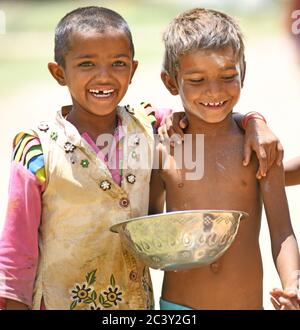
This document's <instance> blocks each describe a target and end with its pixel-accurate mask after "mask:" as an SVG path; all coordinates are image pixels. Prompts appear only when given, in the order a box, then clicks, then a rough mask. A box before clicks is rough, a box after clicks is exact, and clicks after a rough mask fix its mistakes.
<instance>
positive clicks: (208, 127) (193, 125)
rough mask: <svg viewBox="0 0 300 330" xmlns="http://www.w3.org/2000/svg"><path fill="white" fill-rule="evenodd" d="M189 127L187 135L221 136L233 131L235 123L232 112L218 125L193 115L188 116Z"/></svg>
mask: <svg viewBox="0 0 300 330" xmlns="http://www.w3.org/2000/svg"><path fill="white" fill-rule="evenodd" d="M188 120H189V125H188V127H187V129H186V130H185V133H186V134H199V133H202V134H211V135H215V134H217V133H218V134H219V133H226V132H229V131H230V130H231V129H232V127H233V126H232V125H233V124H234V123H235V121H234V119H233V117H232V112H231V113H229V114H228V115H227V117H226V118H225V119H223V120H222V121H220V122H217V123H209V122H206V121H204V120H202V119H200V118H198V117H196V116H193V115H191V114H189V115H188Z"/></svg>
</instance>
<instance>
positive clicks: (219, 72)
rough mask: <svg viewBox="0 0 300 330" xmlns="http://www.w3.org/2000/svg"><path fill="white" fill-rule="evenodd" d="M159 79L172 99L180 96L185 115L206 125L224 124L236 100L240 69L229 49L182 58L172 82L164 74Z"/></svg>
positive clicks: (206, 51) (190, 54) (207, 51)
mask: <svg viewBox="0 0 300 330" xmlns="http://www.w3.org/2000/svg"><path fill="white" fill-rule="evenodd" d="M162 79H163V81H164V83H165V85H166V87H167V88H168V89H169V91H170V92H171V93H172V94H173V95H176V94H179V95H180V97H181V100H182V103H183V106H184V108H185V110H186V112H187V114H188V115H190V116H193V117H197V118H199V119H201V120H203V121H205V122H208V123H217V122H220V121H222V120H224V119H225V118H226V116H227V115H228V114H229V113H230V112H231V111H232V109H233V107H234V106H235V104H236V103H237V101H238V99H239V96H240V90H241V77H240V68H239V64H238V61H237V58H236V56H235V54H234V52H233V50H232V48H231V47H225V48H220V49H205V50H198V51H195V52H191V53H188V54H185V55H182V56H181V57H180V58H179V63H178V67H177V70H176V81H174V80H173V79H172V78H171V77H170V76H168V75H167V74H162Z"/></svg>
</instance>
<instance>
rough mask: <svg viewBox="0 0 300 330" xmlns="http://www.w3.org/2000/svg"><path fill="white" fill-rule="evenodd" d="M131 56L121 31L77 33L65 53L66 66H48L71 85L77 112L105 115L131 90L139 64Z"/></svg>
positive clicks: (61, 79)
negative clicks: (52, 67)
mask: <svg viewBox="0 0 300 330" xmlns="http://www.w3.org/2000/svg"><path fill="white" fill-rule="evenodd" d="M132 56H133V54H132V50H131V48H130V43H129V40H128V38H127V36H126V35H125V34H124V33H122V32H121V31H118V30H115V29H110V30H107V31H105V32H104V33H97V32H92V31H91V32H88V33H87V32H84V33H81V32H75V33H73V34H72V36H71V37H70V47H69V51H68V52H67V53H66V54H65V56H64V61H65V67H64V68H63V67H61V66H57V67H56V69H57V70H56V71H55V70H53V69H51V67H50V66H49V69H50V71H51V73H52V75H53V76H55V78H56V79H57V80H58V82H59V83H60V84H61V85H67V86H68V88H69V91H70V94H71V97H72V100H73V106H74V107H73V109H74V110H75V111H79V112H81V113H84V112H88V113H89V114H94V115H98V116H105V115H109V114H111V113H112V112H114V111H115V109H116V107H117V105H118V103H119V102H120V101H121V99H122V98H123V97H124V95H125V93H126V91H127V89H128V86H129V84H130V82H131V79H132V77H133V74H134V72H135V70H136V68H137V64H138V63H137V62H136V61H133V59H132ZM59 70H61V71H60V72H59ZM53 71H55V72H53Z"/></svg>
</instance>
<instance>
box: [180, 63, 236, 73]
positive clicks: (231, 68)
mask: <svg viewBox="0 0 300 330" xmlns="http://www.w3.org/2000/svg"><path fill="white" fill-rule="evenodd" d="M221 70H222V71H228V70H235V71H236V70H237V69H236V66H233V65H232V66H226V67H225V68H221ZM206 72H207V71H206V70H198V69H191V70H188V71H187V72H185V74H193V73H206Z"/></svg>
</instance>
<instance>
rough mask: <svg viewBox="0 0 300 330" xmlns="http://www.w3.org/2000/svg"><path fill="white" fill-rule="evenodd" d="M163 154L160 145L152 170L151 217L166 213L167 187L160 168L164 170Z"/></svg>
mask: <svg viewBox="0 0 300 330" xmlns="http://www.w3.org/2000/svg"><path fill="white" fill-rule="evenodd" d="M161 154H162V151H161V148H160V145H158V146H157V152H156V153H155V156H154V169H153V170H152V173H151V179H150V197H149V212H148V213H149V215H150V214H157V213H163V211H164V204H165V185H164V182H163V180H162V178H161V175H160V168H162V164H161V160H162V157H161ZM157 157H158V158H157ZM157 167H159V168H157Z"/></svg>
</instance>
